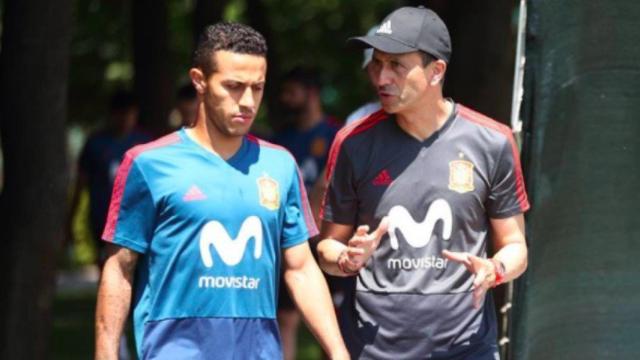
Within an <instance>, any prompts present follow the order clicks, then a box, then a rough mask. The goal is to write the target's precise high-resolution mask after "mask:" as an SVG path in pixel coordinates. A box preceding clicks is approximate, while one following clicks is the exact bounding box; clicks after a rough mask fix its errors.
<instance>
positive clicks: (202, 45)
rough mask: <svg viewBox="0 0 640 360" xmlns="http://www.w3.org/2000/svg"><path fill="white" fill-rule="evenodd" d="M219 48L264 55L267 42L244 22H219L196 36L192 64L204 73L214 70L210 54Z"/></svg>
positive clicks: (207, 73)
mask: <svg viewBox="0 0 640 360" xmlns="http://www.w3.org/2000/svg"><path fill="white" fill-rule="evenodd" d="M219 50H227V51H231V52H235V53H239V54H249V55H258V56H263V57H266V56H267V42H266V41H265V39H264V37H263V36H262V34H260V33H259V32H257V31H256V30H254V29H253V28H252V27H250V26H247V25H244V24H239V23H230V22H219V23H217V24H214V25H209V26H207V27H206V28H205V29H204V30H203V31H202V33H201V34H200V37H199V38H198V43H197V44H196V49H195V51H194V52H193V60H192V66H193V67H197V68H199V69H201V70H202V71H203V72H204V74H205V75H209V74H211V73H213V72H215V71H216V64H215V62H214V61H213V56H212V55H213V53H214V52H216V51H219Z"/></svg>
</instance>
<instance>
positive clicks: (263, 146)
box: [247, 134, 295, 163]
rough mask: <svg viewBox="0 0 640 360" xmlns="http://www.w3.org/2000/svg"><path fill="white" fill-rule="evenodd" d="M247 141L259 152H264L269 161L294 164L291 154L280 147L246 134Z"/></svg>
mask: <svg viewBox="0 0 640 360" xmlns="http://www.w3.org/2000/svg"><path fill="white" fill-rule="evenodd" d="M247 140H248V141H249V142H250V143H251V144H253V146H257V147H258V148H259V149H260V151H263V150H264V151H265V152H266V153H267V156H268V157H269V158H270V159H275V160H279V161H285V162H293V163H295V159H294V157H293V155H292V154H291V152H290V151H289V150H287V148H285V147H284V146H282V145H278V144H276V143H274V142H270V141H267V140H264V139H262V138H259V137H257V136H255V135H252V134H248V135H247Z"/></svg>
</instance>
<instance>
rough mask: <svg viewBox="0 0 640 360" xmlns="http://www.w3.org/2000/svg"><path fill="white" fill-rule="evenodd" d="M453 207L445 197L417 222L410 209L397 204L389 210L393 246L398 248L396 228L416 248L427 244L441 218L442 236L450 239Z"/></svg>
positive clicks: (437, 201) (436, 202)
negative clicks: (422, 219)
mask: <svg viewBox="0 0 640 360" xmlns="http://www.w3.org/2000/svg"><path fill="white" fill-rule="evenodd" d="M452 218H453V215H452V212H451V207H450V206H449V203H447V202H446V201H445V200H443V199H438V200H436V201H434V202H433V203H432V204H431V206H429V210H428V211H427V214H426V216H425V218H424V221H422V222H421V223H417V222H415V221H414V220H413V217H412V216H411V214H410V213H409V211H408V210H407V209H406V208H404V207H403V206H400V205H397V206H394V207H393V208H391V210H390V211H389V239H390V242H391V248H393V249H394V250H397V249H398V237H397V235H396V230H401V231H402V234H403V235H404V238H405V239H406V240H407V242H408V243H409V245H411V246H412V247H414V248H421V247H424V246H426V245H427V244H428V243H429V241H430V240H431V236H432V235H433V229H434V227H435V225H436V223H437V222H438V221H439V220H442V238H443V239H444V240H449V238H450V237H451V227H452V223H453V220H452Z"/></svg>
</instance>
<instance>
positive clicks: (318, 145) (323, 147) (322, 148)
mask: <svg viewBox="0 0 640 360" xmlns="http://www.w3.org/2000/svg"><path fill="white" fill-rule="evenodd" d="M309 152H310V153H311V156H315V157H323V156H324V155H326V153H327V142H326V141H325V139H323V138H321V137H317V138H315V139H313V141H312V142H311V146H310V147H309Z"/></svg>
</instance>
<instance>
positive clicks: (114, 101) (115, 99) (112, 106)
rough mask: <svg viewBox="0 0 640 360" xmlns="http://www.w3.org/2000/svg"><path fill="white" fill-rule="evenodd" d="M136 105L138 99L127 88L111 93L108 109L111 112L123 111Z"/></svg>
mask: <svg viewBox="0 0 640 360" xmlns="http://www.w3.org/2000/svg"><path fill="white" fill-rule="evenodd" d="M137 106H138V100H137V99H136V97H135V95H134V94H133V93H132V92H130V91H127V90H118V91H116V92H115V93H113V95H111V99H110V101H109V110H110V111H111V112H112V113H115V112H119V111H125V110H128V109H131V108H133V107H137Z"/></svg>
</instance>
